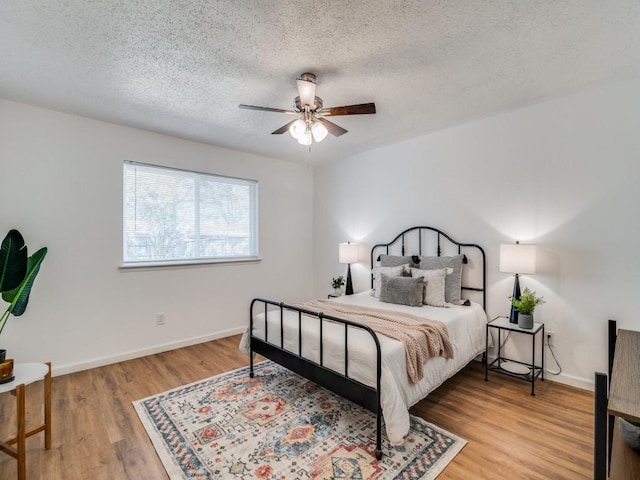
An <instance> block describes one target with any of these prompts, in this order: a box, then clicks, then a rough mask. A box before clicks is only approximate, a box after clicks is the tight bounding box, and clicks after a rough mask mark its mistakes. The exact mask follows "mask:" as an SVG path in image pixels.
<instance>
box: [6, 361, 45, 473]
mask: <svg viewBox="0 0 640 480" xmlns="http://www.w3.org/2000/svg"><path fill="white" fill-rule="evenodd" d="M13 375H14V376H15V379H14V380H13V381H11V382H9V383H4V384H0V394H2V393H6V392H11V393H12V394H13V395H15V397H16V405H17V412H16V416H17V419H16V423H17V433H16V436H15V437H12V438H9V439H8V440H5V441H0V451H2V452H4V453H6V454H8V455H11V456H12V457H13V458H15V459H16V460H18V480H26V478H27V467H26V450H25V443H26V439H27V438H28V437H30V436H31V435H35V434H36V433H40V432H44V447H45V448H46V449H47V450H48V449H50V448H51V363H17V364H15V365H14V367H13ZM42 379H44V423H42V424H40V425H36V426H34V427H32V428H30V429H29V430H27V429H26V421H25V414H26V408H25V387H26V386H27V385H29V384H30V383H34V382H37V381H39V380H42ZM13 445H15V447H14V446H13Z"/></svg>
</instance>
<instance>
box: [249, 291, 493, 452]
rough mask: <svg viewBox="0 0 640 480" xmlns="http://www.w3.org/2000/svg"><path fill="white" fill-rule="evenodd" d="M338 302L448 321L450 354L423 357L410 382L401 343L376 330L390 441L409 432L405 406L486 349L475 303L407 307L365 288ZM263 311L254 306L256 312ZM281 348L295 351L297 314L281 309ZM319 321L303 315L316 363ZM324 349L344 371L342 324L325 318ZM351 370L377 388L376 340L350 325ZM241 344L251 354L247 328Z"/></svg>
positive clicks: (276, 326)
mask: <svg viewBox="0 0 640 480" xmlns="http://www.w3.org/2000/svg"><path fill="white" fill-rule="evenodd" d="M334 300H335V301H336V302H340V303H351V304H354V305H362V306H365V307H373V308H381V309H384V310H397V311H404V312H407V313H411V314H414V315H419V316H423V317H425V318H428V319H431V320H440V321H442V322H444V323H445V324H446V325H447V328H448V330H449V338H450V340H451V343H452V344H453V352H454V356H453V358H452V359H449V360H447V359H445V358H443V357H434V358H431V359H430V360H429V361H427V363H426V365H425V369H424V378H423V379H422V380H421V381H420V382H418V383H411V381H410V380H409V377H408V375H407V368H406V357H405V352H404V346H403V344H402V343H401V342H399V341H397V340H393V339H390V338H388V337H385V336H384V335H380V334H378V338H379V340H380V346H381V350H382V373H381V403H382V414H383V416H384V420H385V427H386V430H387V436H388V437H389V441H390V442H391V444H393V445H401V444H402V443H403V439H404V437H405V435H406V434H407V433H408V432H409V410H408V409H409V407H410V406H412V405H413V404H415V403H417V402H418V401H420V400H422V399H423V398H424V397H426V396H427V395H428V394H429V393H430V392H431V391H433V390H435V389H436V388H437V387H438V386H440V385H441V384H442V383H443V382H444V381H445V380H447V379H448V378H450V377H451V376H453V375H454V374H455V373H456V372H458V371H459V370H460V369H461V368H462V367H464V366H465V365H466V364H467V363H469V361H471V360H472V359H473V358H475V357H476V356H478V354H480V353H481V352H483V351H484V348H485V325H486V323H487V317H486V315H485V312H484V310H483V309H482V307H481V306H480V305H479V304H477V303H472V304H471V306H469V307H465V306H453V307H451V308H438V307H430V306H427V305H425V306H423V307H420V308H416V307H408V306H404V305H395V304H390V303H383V302H380V300H378V299H377V298H375V297H373V296H371V295H369V293H368V292H365V293H361V294H357V295H349V296H343V297H339V298H336V299H334ZM259 311H262V312H264V310H262V309H260V308H256V311H255V313H256V314H258V313H259ZM268 319H269V320H268V327H267V328H268V333H269V338H268V341H269V342H271V343H274V344H275V345H277V346H280V311H279V310H277V311H274V312H270V313H269V315H268ZM284 326H285V328H284V338H283V346H284V348H285V349H287V350H290V351H292V352H294V353H296V354H297V353H298V315H297V313H294V312H285V316H284ZM319 333H320V332H319V321H318V319H316V318H308V317H305V316H303V317H302V355H303V356H304V357H306V358H309V359H311V360H313V361H315V362H319V361H320V349H319V342H318V337H319ZM254 335H255V336H256V337H258V338H261V339H263V340H264V314H263V313H262V314H260V315H256V318H255V319H254ZM323 338H324V347H323V349H324V351H323V362H324V365H325V366H326V367H328V368H331V369H333V370H336V371H337V372H340V373H343V374H344V364H345V361H344V326H338V325H336V324H333V323H331V322H328V321H325V322H324V325H323ZM348 338H349V340H348V343H349V359H348V365H349V371H348V376H349V377H351V378H354V379H356V380H358V381H360V382H362V383H364V384H366V385H370V386H373V387H375V382H376V380H375V366H376V360H375V358H376V357H375V344H374V342H373V339H372V338H371V335H370V334H369V333H367V332H365V331H362V330H359V329H353V328H349V337H348ZM240 348H241V349H242V350H243V351H244V352H245V353H247V354H248V353H249V332H248V329H247V331H246V332H245V333H244V335H243V337H242V340H241V341H240Z"/></svg>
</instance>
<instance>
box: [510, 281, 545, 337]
mask: <svg viewBox="0 0 640 480" xmlns="http://www.w3.org/2000/svg"><path fill="white" fill-rule="evenodd" d="M509 298H510V299H511V305H513V306H514V307H516V309H517V310H518V326H519V327H520V328H527V329H528V328H533V312H534V311H535V309H536V307H537V306H538V305H541V304H543V303H544V299H543V298H542V297H538V296H537V294H536V292H533V291H531V290H529V289H528V288H525V289H524V291H523V292H522V293H521V294H520V298H514V297H509Z"/></svg>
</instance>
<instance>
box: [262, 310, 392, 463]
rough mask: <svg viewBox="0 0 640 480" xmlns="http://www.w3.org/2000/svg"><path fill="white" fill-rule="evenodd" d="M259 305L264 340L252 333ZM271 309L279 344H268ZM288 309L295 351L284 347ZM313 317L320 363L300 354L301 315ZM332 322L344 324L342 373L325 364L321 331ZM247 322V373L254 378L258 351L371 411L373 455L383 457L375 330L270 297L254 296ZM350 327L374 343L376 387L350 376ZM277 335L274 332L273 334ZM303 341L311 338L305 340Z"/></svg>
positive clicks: (301, 339)
mask: <svg viewBox="0 0 640 480" xmlns="http://www.w3.org/2000/svg"><path fill="white" fill-rule="evenodd" d="M260 305H262V306H263V307H264V340H263V339H261V338H258V337H255V336H254V335H253V332H254V329H253V325H254V321H256V320H254V309H255V308H256V307H259V306H260ZM270 306H271V307H276V308H275V309H274V308H272V309H271V312H273V311H277V310H278V309H279V311H280V329H279V330H280V331H279V337H280V345H277V344H274V343H271V342H269V341H268V339H269V330H268V321H267V314H268V313H269V311H270V310H269V307H270ZM285 311H291V312H296V313H297V315H298V351H297V352H292V351H290V350H286V349H285V348H284V312H285ZM303 315H305V316H307V317H312V318H316V319H317V320H318V321H319V322H320V323H319V332H320V335H319V339H318V342H319V352H320V358H319V360H320V361H319V362H315V361H313V360H310V359H308V358H305V357H303V356H302V345H303V338H302V316H303ZM325 321H331V322H333V323H338V324H341V325H344V372H338V371H336V370H333V369H330V368H328V367H326V366H325V364H324V363H325V362H324V347H323V341H322V332H323V328H324V322H325ZM249 325H250V332H251V337H250V340H251V341H250V347H249V348H250V352H249V353H250V354H249V358H250V376H251V377H252V378H253V375H254V372H253V354H254V353H259V354H260V355H262V356H264V357H266V358H268V359H270V360H272V361H274V362H276V363H278V364H280V365H282V366H283V367H285V368H287V369H289V370H291V371H293V372H295V373H297V374H298V375H301V376H302V377H304V378H307V379H309V380H311V381H312V382H315V383H317V384H319V385H322V386H323V387H325V388H327V389H328V390H331V391H332V392H334V393H337V394H338V395H340V396H341V397H344V398H346V399H348V400H351V401H353V402H355V403H357V404H358V405H360V406H362V407H364V408H366V409H368V410H370V411H372V412H373V413H375V414H376V458H377V459H378V460H379V459H380V458H382V406H381V403H380V373H381V367H382V354H381V350H380V341H379V340H378V337H377V336H376V334H375V332H374V331H373V330H372V329H371V328H369V327H368V326H366V325H361V324H359V323H355V322H351V321H349V320H345V319H342V318H338V317H334V316H331V315H325V314H323V313H322V312H320V313H317V312H313V311H311V310H305V309H304V308H299V307H295V306H293V305H287V304H285V303H282V302H274V301H273V300H267V299H264V298H254V299H253V300H252V301H251V307H250V312H249ZM349 327H352V328H358V329H361V330H365V331H367V332H369V334H370V335H371V337H372V338H373V341H374V343H375V346H376V387H375V388H374V387H371V386H369V385H365V384H364V383H362V382H359V381H358V380H355V379H353V378H351V377H349V373H348V369H349V349H348V346H349ZM276 335H277V334H276ZM304 341H307V342H308V341H310V340H306V339H304Z"/></svg>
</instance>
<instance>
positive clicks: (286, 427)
mask: <svg viewBox="0 0 640 480" xmlns="http://www.w3.org/2000/svg"><path fill="white" fill-rule="evenodd" d="M133 403H134V406H135V408H136V411H137V412H138V415H139V416H140V419H141V420H142V423H143V424H144V427H145V428H146V430H147V433H148V434H149V437H150V438H151V441H152V442H153V445H154V447H155V449H156V451H157V452H158V456H159V457H160V459H161V460H162V463H163V464H164V467H165V469H166V470H167V473H168V474H169V476H170V477H171V478H172V479H180V478H185V479H186V478H188V479H192V478H198V479H227V478H229V479H235V478H237V479H265V480H266V479H270V480H275V479H278V480H281V479H318V480H320V479H362V480H365V479H395V478H397V479H433V478H436V477H437V476H438V474H439V473H440V472H441V471H442V470H443V469H444V468H445V467H446V466H447V464H448V463H449V462H450V461H451V460H453V458H454V457H455V456H456V454H457V453H458V452H459V451H460V450H461V449H462V447H464V445H465V444H466V441H464V440H462V439H460V438H458V437H456V436H455V435H452V434H450V433H448V432H446V431H444V430H442V429H439V428H438V427H436V426H434V425H431V424H429V423H427V422H425V421H423V420H421V419H419V418H416V417H413V416H412V417H411V431H410V433H409V435H408V436H407V438H406V439H405V443H404V445H403V446H402V447H393V446H391V445H390V444H389V442H388V440H387V438H386V434H383V444H382V452H383V457H382V460H379V461H378V460H376V458H375V454H374V451H375V426H376V422H375V415H374V414H373V413H371V412H369V411H368V410H365V409H363V408H362V407H360V406H358V405H356V404H354V403H352V402H350V401H348V400H345V399H343V398H341V397H339V396H337V395H335V394H333V393H331V392H329V391H328V390H326V389H324V388H322V387H319V386H318V385H316V384H315V383H312V382H310V381H308V380H306V379H304V378H302V377H300V376H298V375H296V374H294V373H292V372H290V371H289V370H286V369H284V368H283V367H280V366H279V365H277V364H275V363H273V362H271V361H266V362H262V363H259V364H257V365H255V377H254V378H250V377H249V368H248V367H245V368H241V369H238V370H235V371H232V372H228V373H224V374H222V375H217V376H215V377H211V378H208V379H205V380H202V381H199V382H196V383H192V384H191V385H186V386H184V387H180V388H177V389H175V390H171V391H168V392H165V393H162V394H160V395H155V396H153V397H149V398H146V399H143V400H138V401H136V402H133Z"/></svg>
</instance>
